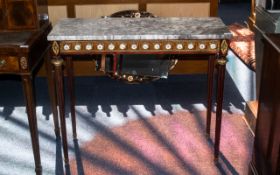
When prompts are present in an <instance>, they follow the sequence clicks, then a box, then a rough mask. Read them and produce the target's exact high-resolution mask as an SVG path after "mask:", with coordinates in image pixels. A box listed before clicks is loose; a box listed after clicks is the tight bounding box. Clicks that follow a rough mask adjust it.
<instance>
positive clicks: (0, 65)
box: [0, 59, 7, 68]
mask: <svg viewBox="0 0 280 175" xmlns="http://www.w3.org/2000/svg"><path fill="white" fill-rule="evenodd" d="M6 63H7V62H6V60H4V59H0V68H1V67H4V66H5V64H6Z"/></svg>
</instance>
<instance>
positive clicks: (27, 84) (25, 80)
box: [21, 74, 42, 175]
mask: <svg viewBox="0 0 280 175" xmlns="http://www.w3.org/2000/svg"><path fill="white" fill-rule="evenodd" d="M21 79H22V84H23V89H24V96H25V101H26V110H27V116H28V123H29V129H30V134H31V141H32V149H33V155H34V161H35V172H36V174H37V175H41V174H42V165H41V157H40V146H39V138H38V127H37V117H36V105H35V98H34V88H33V86H34V84H33V80H32V75H28V74H26V75H22V76H21Z"/></svg>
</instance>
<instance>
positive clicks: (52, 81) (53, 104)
mask: <svg viewBox="0 0 280 175" xmlns="http://www.w3.org/2000/svg"><path fill="white" fill-rule="evenodd" d="M45 69H46V73H47V79H48V88H49V95H50V100H51V107H52V113H53V123H54V132H55V135H56V137H60V134H59V130H60V129H59V121H58V111H57V98H56V93H55V78H54V70H53V66H52V64H51V62H50V58H49V56H47V57H46V58H45Z"/></svg>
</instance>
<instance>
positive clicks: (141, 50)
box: [48, 18, 232, 164]
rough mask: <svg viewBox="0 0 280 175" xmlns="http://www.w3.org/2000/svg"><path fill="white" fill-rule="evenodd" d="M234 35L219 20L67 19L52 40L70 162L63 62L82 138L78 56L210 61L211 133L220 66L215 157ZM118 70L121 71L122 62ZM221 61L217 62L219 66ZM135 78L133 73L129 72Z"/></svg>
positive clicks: (73, 125)
mask: <svg viewBox="0 0 280 175" xmlns="http://www.w3.org/2000/svg"><path fill="white" fill-rule="evenodd" d="M231 37H232V35H231V33H230V32H229V30H228V29H227V27H226V26H225V25H224V24H223V22H222V21H221V19H219V18H138V19H134V18H133V19H131V18H102V19H101V18H100V19H63V20H61V21H59V22H58V23H57V25H56V26H55V27H54V29H53V30H52V32H51V33H50V34H49V35H48V40H49V41H50V42H51V43H52V53H53V57H52V63H53V65H54V71H55V75H56V91H57V92H56V94H57V99H58V105H59V113H60V121H61V135H62V140H63V151H64V158H65V163H66V164H69V159H68V145H67V136H66V127H65V110H64V108H65V106H64V105H65V104H64V84H63V62H64V59H65V60H66V64H65V67H66V70H67V73H68V84H69V92H70V99H71V118H72V127H73V128H72V129H73V136H74V138H76V136H77V135H76V117H75V109H74V105H75V96H74V92H73V91H74V89H73V81H74V80H73V65H72V64H73V63H72V58H73V57H74V56H77V55H93V54H100V55H106V54H112V55H114V58H113V60H114V63H116V61H117V59H118V57H117V55H119V54H186V55H205V57H206V58H207V59H208V63H209V64H208V98H207V124H206V132H207V134H208V135H209V134H210V125H211V109H212V91H213V79H214V75H213V74H214V68H215V65H216V68H217V101H216V102H217V111H216V128H215V145H214V157H215V160H217V158H218V155H219V145H220V133H221V120H222V103H223V88H224V76H225V65H226V62H227V60H226V55H227V51H228V39H230V38H231ZM114 63H113V70H114V71H115V73H116V74H117V73H118V72H117V68H116V64H114ZM216 63H217V64H216ZM127 78H128V79H129V76H127Z"/></svg>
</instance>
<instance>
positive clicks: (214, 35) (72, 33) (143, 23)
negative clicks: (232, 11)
mask: <svg viewBox="0 0 280 175" xmlns="http://www.w3.org/2000/svg"><path fill="white" fill-rule="evenodd" d="M231 37H232V35H231V33H230V32H229V30H228V28H227V27H226V25H225V24H224V23H223V22H222V20H221V19H220V18H214V17H206V18H187V17H183V18H181V17H177V18H97V19H79V18H68V19H62V20H60V21H59V22H58V23H57V25H55V26H54V28H53V30H52V31H51V33H50V34H49V35H48V40H49V41H63V40H165V39H175V40H177V39H230V38H231Z"/></svg>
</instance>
